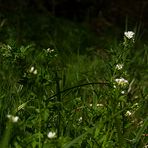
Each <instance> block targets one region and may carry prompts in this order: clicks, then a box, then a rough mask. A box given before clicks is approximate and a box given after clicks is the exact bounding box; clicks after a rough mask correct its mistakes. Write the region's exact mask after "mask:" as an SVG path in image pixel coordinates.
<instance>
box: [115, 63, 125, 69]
mask: <svg viewBox="0 0 148 148" xmlns="http://www.w3.org/2000/svg"><path fill="white" fill-rule="evenodd" d="M123 66H124V65H123V64H117V65H116V67H115V68H116V69H117V70H121V69H122V68H123Z"/></svg>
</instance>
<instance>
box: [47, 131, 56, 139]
mask: <svg viewBox="0 0 148 148" xmlns="http://www.w3.org/2000/svg"><path fill="white" fill-rule="evenodd" d="M47 137H48V138H49V139H52V138H55V137H56V133H55V132H49V133H48V134H47Z"/></svg>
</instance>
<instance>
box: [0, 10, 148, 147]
mask: <svg viewBox="0 0 148 148" xmlns="http://www.w3.org/2000/svg"><path fill="white" fill-rule="evenodd" d="M0 26H1V28H0V39H1V44H0V82H1V83H0V128H1V130H0V139H1V147H2V148H5V147H6V148H7V147H8V148H13V147H14V148H36V147H39V148H42V147H43V148H49V147H50V148H68V147H72V148H75V147H76V148H79V147H82V148H99V147H101V148H115V147H119V148H121V147H123V148H131V147H137V148H142V147H144V146H145V145H146V144H147V143H148V139H147V134H148V130H147V124H148V117H147V106H148V75H147V73H148V45H147V44H145V43H144V41H142V40H140V38H139V37H140V34H141V33H140V31H139V30H138V27H137V28H136V29H135V30H134V31H135V33H136V35H135V36H134V38H135V41H134V42H133V40H132V39H128V38H126V37H125V36H124V31H120V30H118V29H116V28H115V27H113V26H108V27H107V28H106V29H103V32H100V33H99V34H95V32H92V31H91V29H90V28H89V27H86V26H87V25H86V24H78V23H77V24H76V23H72V22H70V21H67V20H64V19H58V18H54V17H50V16H45V15H41V14H40V15H39V14H36V13H35V14H34V13H33V12H32V13H29V14H27V13H25V15H20V16H19V17H18V14H15V15H13V18H12V17H10V15H5V16H1V22H0ZM127 27H128V26H127ZM133 28H134V26H133ZM133 28H132V29H133ZM130 30H131V28H130ZM127 31H128V30H127ZM117 65H118V66H119V65H120V66H121V67H122V68H121V69H120V68H118V66H117ZM121 78H124V79H122V80H124V81H122V82H119V81H118V80H117V79H121ZM125 80H127V81H125ZM8 115H9V116H8ZM10 115H11V117H10ZM12 115H13V116H14V117H13V116H12ZM16 117H19V119H18V120H17V118H16ZM49 132H53V133H55V134H56V135H53V137H52V136H51V135H48V133H49ZM47 135H48V136H47Z"/></svg>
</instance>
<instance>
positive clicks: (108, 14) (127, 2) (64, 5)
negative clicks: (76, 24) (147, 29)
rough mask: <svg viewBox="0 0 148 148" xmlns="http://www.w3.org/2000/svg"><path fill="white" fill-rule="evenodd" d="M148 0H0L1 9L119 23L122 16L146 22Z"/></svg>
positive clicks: (11, 11) (146, 23)
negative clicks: (99, 19)
mask: <svg viewBox="0 0 148 148" xmlns="http://www.w3.org/2000/svg"><path fill="white" fill-rule="evenodd" d="M147 8H148V1H147V0H25V1H22V0H15V1H12V0H0V12H1V13H3V12H10V13H14V12H24V11H26V12H28V11H30V12H31V11H35V12H40V13H42V12H44V13H47V14H50V15H54V16H58V17H64V18H68V19H70V20H74V21H86V20H87V21H91V20H92V19H94V18H98V17H104V18H105V19H106V20H107V21H109V22H111V23H117V24H119V25H121V24H122V23H123V22H125V18H126V17H128V19H129V20H130V21H132V22H142V23H143V24H144V25H145V26H147V25H148V21H147V20H148V19H147V14H148V9H147Z"/></svg>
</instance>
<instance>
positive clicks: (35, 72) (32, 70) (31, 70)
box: [29, 66, 37, 75]
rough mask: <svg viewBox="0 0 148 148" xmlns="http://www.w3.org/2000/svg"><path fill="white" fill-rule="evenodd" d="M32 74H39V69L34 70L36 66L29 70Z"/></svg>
mask: <svg viewBox="0 0 148 148" xmlns="http://www.w3.org/2000/svg"><path fill="white" fill-rule="evenodd" d="M29 72H30V73H33V74H34V75H36V74H37V69H35V68H34V66H32V67H31V68H30V70H29Z"/></svg>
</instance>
